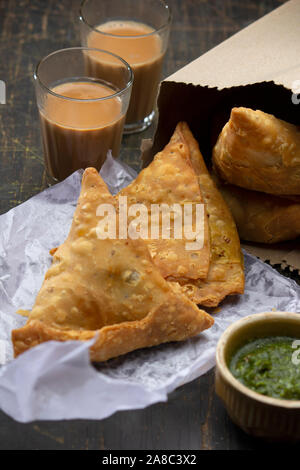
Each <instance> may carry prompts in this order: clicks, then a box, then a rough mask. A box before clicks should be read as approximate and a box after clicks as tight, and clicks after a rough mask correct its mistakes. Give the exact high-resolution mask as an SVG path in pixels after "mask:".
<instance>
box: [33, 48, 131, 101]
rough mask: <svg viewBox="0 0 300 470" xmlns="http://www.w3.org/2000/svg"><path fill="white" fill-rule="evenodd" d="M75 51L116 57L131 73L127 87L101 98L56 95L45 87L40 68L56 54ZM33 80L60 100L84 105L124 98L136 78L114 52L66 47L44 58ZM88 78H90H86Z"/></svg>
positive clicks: (128, 66)
mask: <svg viewBox="0 0 300 470" xmlns="http://www.w3.org/2000/svg"><path fill="white" fill-rule="evenodd" d="M75 50H77V51H95V52H104V53H105V54H108V55H111V56H114V57H115V58H117V59H118V60H120V61H121V62H122V63H123V64H124V65H125V67H126V68H127V70H128V72H129V79H128V81H127V84H126V86H125V87H124V88H122V89H121V90H119V91H117V92H116V93H112V94H111V95H108V96H103V97H101V98H71V97H69V96H65V95H62V94H60V93H56V92H55V91H53V90H52V89H51V88H49V86H47V85H45V83H44V82H43V81H42V80H41V78H40V76H39V68H40V66H41V65H42V64H43V63H44V61H46V60H47V59H49V58H50V57H51V56H53V55H55V54H59V53H61V52H67V51H75ZM33 78H34V80H35V81H36V82H38V83H39V85H40V86H41V87H42V88H43V89H45V90H46V91H47V92H48V93H50V94H51V95H53V96H55V97H56V98H60V99H62V98H63V99H65V100H69V101H77V102H82V103H84V102H87V103H91V102H98V101H105V100H109V99H112V98H116V97H119V96H122V95H123V94H124V93H125V92H126V91H127V90H128V89H129V88H130V87H131V85H132V83H133V78H134V77H133V70H132V68H131V67H130V65H129V64H128V62H126V60H124V59H123V58H122V57H120V56H118V55H117V54H114V53H113V52H110V51H106V50H104V49H97V48H95V47H85V46H75V47H65V48H63V49H58V50H56V51H53V52H51V53H50V54H48V55H46V56H45V57H43V58H42V59H41V60H40V61H39V62H38V64H37V65H36V67H35V70H34V73H33ZM70 78H72V77H70ZM86 78H88V77H86ZM90 78H92V77H90Z"/></svg>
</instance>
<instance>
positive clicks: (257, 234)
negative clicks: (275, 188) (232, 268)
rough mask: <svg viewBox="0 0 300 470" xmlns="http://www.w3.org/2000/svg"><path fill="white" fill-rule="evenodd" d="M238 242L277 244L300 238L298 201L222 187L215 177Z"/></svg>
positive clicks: (236, 187) (232, 187)
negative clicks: (233, 223) (231, 216)
mask: <svg viewBox="0 0 300 470" xmlns="http://www.w3.org/2000/svg"><path fill="white" fill-rule="evenodd" d="M215 181H216V183H217V186H218V189H219V190H220V191H221V194H222V196H223V197H224V199H225V201H226V203H227V205H228V207H229V208H230V210H231V213H232V215H233V218H234V220H235V223H236V225H237V228H238V232H239V235H240V237H241V239H243V240H246V241H251V242H259V243H278V242H281V241H285V240H293V239H295V238H297V237H299V236H300V202H296V201H294V200H293V199H288V198H283V197H280V196H274V195H272V194H266V193H260V192H257V191H251V190H249V189H243V188H239V187H238V186H234V185H232V184H226V183H225V184H224V183H223V182H222V181H221V180H220V179H218V178H217V177H215Z"/></svg>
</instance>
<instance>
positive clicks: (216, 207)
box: [12, 123, 244, 361]
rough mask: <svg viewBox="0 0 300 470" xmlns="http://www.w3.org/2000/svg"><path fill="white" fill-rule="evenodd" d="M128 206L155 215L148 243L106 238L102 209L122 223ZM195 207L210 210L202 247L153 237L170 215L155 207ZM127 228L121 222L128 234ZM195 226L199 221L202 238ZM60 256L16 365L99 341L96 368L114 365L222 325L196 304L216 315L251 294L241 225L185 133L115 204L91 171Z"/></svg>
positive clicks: (18, 336) (178, 132) (21, 333)
mask: <svg viewBox="0 0 300 470" xmlns="http://www.w3.org/2000/svg"><path fill="white" fill-rule="evenodd" d="M125 196H126V201H127V204H128V207H129V206H133V205H137V204H143V206H144V207H146V208H147V209H148V212H149V213H150V214H151V217H150V219H148V223H149V227H148V228H149V230H148V231H147V232H148V234H147V236H145V237H143V238H139V237H135V238H134V239H133V238H132V237H130V236H129V235H128V233H127V235H126V236H123V237H120V236H119V237H115V238H105V237H104V236H101V234H100V236H99V216H98V215H99V214H98V212H97V210H98V208H99V205H102V204H104V205H107V206H110V207H113V208H114V209H115V211H116V213H117V214H119V215H120V207H121V204H123V203H124V198H125ZM186 203H188V204H191V203H192V204H196V205H197V204H198V205H199V206H202V207H203V212H202V243H201V244H197V243H196V244H194V245H193V244H192V246H191V247H190V249H189V250H187V248H186V247H187V244H188V243H191V240H190V238H189V237H187V236H186V234H185V231H184V230H182V233H183V236H182V237H181V238H180V237H179V238H176V237H175V236H174V233H173V232H172V227H170V236H169V237H166V238H162V237H158V238H153V237H151V236H150V235H149V234H150V233H151V227H152V226H153V225H154V226H155V224H156V226H157V227H158V229H161V225H162V216H161V214H160V213H159V214H158V217H157V214H156V215H153V213H152V210H151V211H150V209H151V208H152V207H153V206H159V205H163V204H165V205H168V206H172V207H175V208H177V209H182V208H183V206H184V205H185V204H186ZM160 207H161V206H160ZM179 212H180V211H179ZM174 214H175V215H174V217H176V210H175V212H174ZM177 215H178V214H177ZM154 217H156V220H153V219H154ZM127 222H128V232H129V228H130V224H131V228H132V224H133V223H134V218H133V217H132V215H131V216H130V213H129V211H128V221H127ZM154 222H155V223H154ZM181 223H182V224H183V223H184V221H183V220H181ZM119 224H120V220H119V218H118V217H117V218H116V227H115V229H116V233H119V234H120V230H119V229H120V225H119ZM195 225H196V221H195V220H194V219H192V222H191V227H190V229H191V231H192V232H193V233H194V232H195V229H196V227H195ZM102 229H103V227H102ZM122 230H123V228H122ZM104 231H105V230H104ZM135 233H136V232H135ZM52 254H53V262H52V265H51V267H50V268H49V269H48V271H47V273H46V275H45V279H44V282H43V284H42V287H41V289H40V291H39V293H38V295H37V298H36V301H35V304H34V306H33V308H32V310H31V312H29V313H28V317H29V318H28V321H27V323H26V324H25V326H23V327H22V328H19V329H17V330H14V331H13V333H12V340H13V345H14V351H15V355H16V356H17V355H18V354H20V353H22V352H24V351H26V350H27V349H29V348H31V347H33V346H35V345H37V344H39V343H42V342H44V341H49V340H58V341H66V340H70V339H71V340H83V341H84V340H89V339H92V338H94V339H95V340H94V343H93V345H92V346H91V348H90V356H91V360H93V361H105V360H107V359H110V358H113V357H117V356H120V355H122V354H126V353H127V352H130V351H133V350H135V349H139V348H145V347H150V346H154V345H158V344H161V343H165V342H169V341H182V340H185V339H187V338H190V337H192V336H195V335H197V334H198V333H200V332H201V331H203V330H205V329H207V328H210V327H211V326H212V325H213V322H214V321H213V318H212V316H211V315H209V314H208V313H207V312H205V311H204V310H202V309H200V308H199V307H198V306H197V304H198V305H200V306H201V307H213V306H217V305H218V304H219V303H220V302H221V301H222V300H223V299H224V298H225V297H226V296H227V295H231V294H242V293H243V291H244V270H243V259H242V255H241V249H240V242H239V237H238V234H237V230H236V227H235V223H234V221H233V218H232V216H231V213H230V211H229V209H228V208H227V205H226V204H225V202H224V200H223V198H222V196H221V194H220V193H219V191H218V190H217V187H216V185H215V183H214V182H213V180H212V178H211V177H210V175H209V173H208V170H207V168H206V166H205V163H204V160H203V158H202V155H201V153H200V150H199V147H198V143H197V142H196V140H195V139H194V137H193V136H192V134H191V132H190V130H189V128H188V126H187V124H185V123H179V124H178V125H177V127H176V129H175V132H174V134H173V136H172V138H171V140H170V142H169V144H168V145H167V146H166V147H165V148H164V149H163V151H162V152H159V153H158V154H157V155H156V156H155V157H154V160H153V161H152V163H151V164H150V165H149V166H148V167H147V168H145V169H144V170H142V171H141V173H140V174H139V175H138V177H137V178H136V180H134V181H133V182H132V183H131V184H130V185H129V186H128V187H126V188H125V189H123V190H122V191H120V193H119V194H117V195H116V196H115V197H113V196H112V195H111V194H110V193H109V191H108V188H107V186H106V184H105V183H104V181H103V180H102V178H101V176H100V175H99V174H98V172H97V171H96V170H95V169H93V168H88V169H86V170H85V172H84V175H83V180H82V188H81V194H80V197H79V200H78V204H77V208H76V210H75V213H74V217H73V222H72V226H71V229H70V233H69V235H68V237H67V239H66V241H65V242H64V243H63V244H62V245H61V246H59V247H58V248H57V249H54V250H52Z"/></svg>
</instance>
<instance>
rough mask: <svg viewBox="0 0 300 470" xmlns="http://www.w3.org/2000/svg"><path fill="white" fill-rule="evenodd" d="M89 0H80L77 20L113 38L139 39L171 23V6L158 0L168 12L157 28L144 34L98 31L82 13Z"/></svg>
mask: <svg viewBox="0 0 300 470" xmlns="http://www.w3.org/2000/svg"><path fill="white" fill-rule="evenodd" d="M88 1H89V0H82V2H81V5H80V8H79V20H80V21H82V22H83V23H85V24H86V25H87V26H88V27H89V28H90V29H91V30H93V31H96V33H99V34H102V35H103V36H109V37H113V38H120V37H121V38H131V39H134V38H136V39H140V38H145V37H148V36H152V35H154V34H157V33H159V32H161V31H163V30H164V29H167V28H168V27H169V26H170V24H171V21H172V11H171V8H170V6H169V5H168V4H167V3H166V2H165V1H164V0H159V1H160V3H161V4H162V6H163V7H164V9H165V11H166V12H167V13H168V18H167V21H165V22H164V23H163V25H162V26H160V27H159V28H157V29H154V30H153V31H151V32H150V33H146V34H136V35H130V34H129V35H124V36H123V35H121V34H113V33H107V32H106V31H100V30H99V29H97V28H96V27H95V26H93V25H91V24H90V23H89V22H88V21H87V20H86V18H85V17H84V14H83V11H82V9H83V7H84V6H85V4H86V3H87V2H88Z"/></svg>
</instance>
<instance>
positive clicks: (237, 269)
mask: <svg viewBox="0 0 300 470" xmlns="http://www.w3.org/2000/svg"><path fill="white" fill-rule="evenodd" d="M177 131H178V132H180V134H181V136H182V139H184V141H185V142H186V144H187V145H188V147H189V150H190V155H191V162H192V165H193V167H194V170H195V172H196V174H197V177H198V181H199V186H200V189H201V192H202V195H203V198H204V202H205V204H206V209H207V214H208V222H209V229H210V241H211V261H210V267H209V272H208V276H207V279H206V280H203V281H201V280H197V281H190V282H184V283H181V285H182V289H183V292H184V293H185V294H186V295H187V296H188V297H189V298H190V299H191V300H193V301H194V302H196V303H198V304H201V305H204V306H208V307H215V306H217V305H218V304H219V303H220V302H221V300H223V299H224V298H225V297H226V296H227V295H231V294H242V293H243V292H244V282H245V281H244V268H243V258H242V253H241V248H240V240H239V236H238V233H237V230H236V226H235V223H234V220H233V218H232V215H231V213H230V211H229V209H228V207H227V205H226V203H225V202H224V200H223V198H222V196H221V194H220V193H219V191H218V190H217V188H216V185H215V184H214V182H213V180H212V178H211V176H210V174H209V172H208V170H207V168H206V165H205V163H204V159H203V157H202V155H201V152H200V149H199V146H198V143H197V141H196V140H195V139H194V137H193V135H192V133H191V131H190V130H189V127H188V125H187V124H186V123H184V122H181V123H179V124H178V126H177ZM172 280H173V281H174V279H172Z"/></svg>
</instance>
